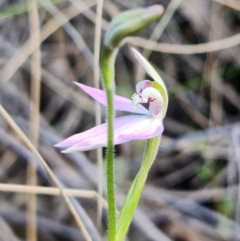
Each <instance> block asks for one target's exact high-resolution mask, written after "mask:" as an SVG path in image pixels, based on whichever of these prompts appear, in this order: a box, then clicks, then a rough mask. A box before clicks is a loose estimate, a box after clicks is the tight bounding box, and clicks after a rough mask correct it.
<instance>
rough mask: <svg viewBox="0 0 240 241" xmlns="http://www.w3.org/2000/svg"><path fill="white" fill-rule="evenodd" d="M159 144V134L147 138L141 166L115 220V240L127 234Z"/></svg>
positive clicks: (118, 240) (120, 239) (120, 240)
mask: <svg viewBox="0 0 240 241" xmlns="http://www.w3.org/2000/svg"><path fill="white" fill-rule="evenodd" d="M159 144H160V137H159V136H158V137H154V138H152V139H150V140H148V142H147V144H146V147H145V152H144V159H143V162H142V165H141V168H140V170H139V172H138V174H137V176H136V178H135V179H134V181H133V183H132V186H131V188H130V190H129V191H128V194H127V197H126V199H125V201H124V204H123V207H122V210H121V213H120V215H119V217H118V220H117V235H116V241H123V240H124V238H125V236H126V234H127V231H128V229H129V226H130V224H131V221H132V219H133V215H134V212H135V210H136V208H137V205H138V202H139V199H140V197H141V194H142V190H143V188H144V185H145V182H146V179H147V175H148V172H149V169H150V168H151V166H152V164H153V161H154V160H155V157H156V154H157V151H158V147H159Z"/></svg>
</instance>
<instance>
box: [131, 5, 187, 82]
mask: <svg viewBox="0 0 240 241" xmlns="http://www.w3.org/2000/svg"><path fill="white" fill-rule="evenodd" d="M181 2H182V0H171V2H170V3H169V4H168V7H167V9H166V11H165V12H164V14H163V16H162V18H161V19H160V21H159V22H158V24H157V25H156V27H155V28H154V30H153V33H152V35H151V36H150V39H149V41H147V43H146V46H145V47H144V49H143V52H142V55H143V56H145V57H146V58H147V59H148V58H149V56H150V55H151V52H152V51H153V50H154V48H155V46H156V43H157V42H156V41H157V40H158V39H159V38H160V37H161V35H162V33H163V31H164V29H165V28H166V26H167V25H168V23H169V21H170V20H171V18H172V16H173V14H174V13H175V11H176V10H177V8H178V6H179V4H180V3H181ZM153 43H154V44H153ZM144 75H145V71H144V69H143V68H141V66H140V64H138V67H137V77H136V79H137V81H138V80H142V79H143V78H144Z"/></svg>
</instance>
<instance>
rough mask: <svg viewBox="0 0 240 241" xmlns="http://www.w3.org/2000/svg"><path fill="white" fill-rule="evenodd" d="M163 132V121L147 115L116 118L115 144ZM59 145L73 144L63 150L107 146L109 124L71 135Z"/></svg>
mask: <svg viewBox="0 0 240 241" xmlns="http://www.w3.org/2000/svg"><path fill="white" fill-rule="evenodd" d="M162 132H163V125H162V123H161V122H160V121H159V120H158V119H156V118H152V117H151V116H147V115H129V116H123V117H119V118H117V119H115V121H114V144H115V145H117V144H122V143H125V142H128V141H131V140H135V139H149V138H152V137H155V136H158V135H161V134H162ZM57 146H58V147H64V146H65V147H66V146H71V147H70V148H68V149H66V150H65V151H63V152H73V151H87V150H91V149H95V148H97V147H102V146H107V124H106V123H104V124H102V125H100V126H97V127H94V128H92V129H91V130H88V131H86V132H83V133H80V134H77V135H74V136H72V137H69V138H68V139H66V140H65V141H63V142H60V143H59V144H58V145H57Z"/></svg>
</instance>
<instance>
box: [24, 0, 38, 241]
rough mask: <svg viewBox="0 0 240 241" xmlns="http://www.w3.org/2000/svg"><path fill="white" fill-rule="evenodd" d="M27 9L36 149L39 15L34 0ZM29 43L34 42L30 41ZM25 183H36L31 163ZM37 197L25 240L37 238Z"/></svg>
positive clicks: (29, 207) (29, 206) (29, 209)
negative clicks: (35, 43) (31, 47)
mask: <svg viewBox="0 0 240 241" xmlns="http://www.w3.org/2000/svg"><path fill="white" fill-rule="evenodd" d="M28 9H29V25H30V35H31V36H34V34H35V36H36V41H37V45H38V48H37V49H36V50H35V51H34V52H33V54H32V58H31V100H32V103H31V115H30V123H31V125H30V137H29V139H30V141H31V142H32V144H33V145H34V146H35V148H36V149H37V147H38V132H39V121H40V113H39V109H40V84H41V52H40V41H41V40H40V32H39V26H40V24H39V17H38V8H37V2H36V0H29V1H28ZM31 45H34V43H32V42H31ZM27 184H28V185H36V184H37V174H36V169H35V166H34V165H32V163H29V164H28V167H27ZM36 210H37V198H36V195H35V194H30V195H28V197H27V214H28V215H27V240H31V241H36V240H37V218H36Z"/></svg>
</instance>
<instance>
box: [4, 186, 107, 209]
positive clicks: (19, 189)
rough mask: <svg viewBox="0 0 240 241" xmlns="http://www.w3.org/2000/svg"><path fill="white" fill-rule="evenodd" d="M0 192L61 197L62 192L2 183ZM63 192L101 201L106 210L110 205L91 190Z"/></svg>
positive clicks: (55, 189) (51, 188)
mask: <svg viewBox="0 0 240 241" xmlns="http://www.w3.org/2000/svg"><path fill="white" fill-rule="evenodd" d="M0 190H1V191H4V192H16V193H34V194H42V195H55V196H58V195H61V192H60V190H59V189H58V188H54V187H40V186H30V185H28V186H25V185H15V184H3V183H0ZM63 191H64V192H65V193H66V194H67V195H68V196H74V197H80V198H86V199H92V198H94V199H96V200H97V201H98V200H100V201H101V202H102V205H103V207H104V208H105V209H107V208H108V203H107V201H106V200H105V199H104V198H103V197H99V196H98V193H97V192H95V191H89V190H77V189H69V188H63Z"/></svg>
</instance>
